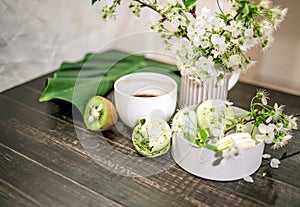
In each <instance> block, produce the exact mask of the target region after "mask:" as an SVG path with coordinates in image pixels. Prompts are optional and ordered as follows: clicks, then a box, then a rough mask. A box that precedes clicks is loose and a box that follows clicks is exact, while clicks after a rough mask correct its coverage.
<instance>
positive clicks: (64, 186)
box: [0, 77, 300, 207]
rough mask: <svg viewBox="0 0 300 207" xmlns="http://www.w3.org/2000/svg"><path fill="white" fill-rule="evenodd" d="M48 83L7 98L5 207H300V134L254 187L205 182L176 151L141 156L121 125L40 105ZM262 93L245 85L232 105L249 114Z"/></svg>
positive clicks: (294, 106)
mask: <svg viewBox="0 0 300 207" xmlns="http://www.w3.org/2000/svg"><path fill="white" fill-rule="evenodd" d="M45 79H46V77H41V78H39V79H36V80H34V81H31V82H28V83H26V84H23V85H21V86H19V87H16V88H13V89H11V90H8V91H6V92H4V93H2V94H0V106H1V111H0V117H1V122H0V139H1V142H0V148H1V150H0V186H1V187H0V206H72V207H74V206H80V207H82V206H139V207H140V206H180V207H181V206H280V207H281V206H300V168H299V166H300V131H299V130H297V131H296V132H295V134H294V139H293V140H292V141H291V142H290V144H289V145H288V146H287V147H285V148H283V149H279V150H276V151H273V150H271V149H270V148H268V147H267V148H266V152H267V153H272V155H273V156H274V157H277V158H281V165H280V167H279V168H278V169H273V168H271V167H269V161H267V160H264V161H263V163H262V166H261V167H260V169H259V170H258V171H257V172H256V173H255V174H253V176H252V177H253V179H254V183H248V182H245V181H244V180H238V181H234V182H215V181H210V180H205V179H202V178H199V177H196V176H193V175H191V174H189V173H187V172H186V171H184V170H183V169H181V168H180V167H179V166H177V165H176V164H175V163H174V161H173V160H172V158H171V156H170V153H169V154H166V155H164V156H162V157H159V158H157V159H147V158H143V157H141V156H139V155H138V154H137V153H136V151H135V150H134V149H133V146H132V143H131V141H130V133H131V131H130V129H128V128H126V127H124V126H123V124H122V123H121V122H118V124H117V125H116V127H114V128H113V129H112V130H109V131H106V132H103V133H101V132H91V131H88V130H87V129H86V128H85V127H84V125H83V124H82V119H81V116H80V115H79V114H78V111H76V109H73V113H72V105H71V104H69V103H66V102H63V101H50V102H45V103H40V102H38V98H39V96H40V94H41V92H42V90H43V89H44V87H45ZM256 89H257V87H255V86H252V85H248V84H244V83H238V84H237V85H236V86H235V87H234V89H233V90H232V91H231V92H230V94H229V99H230V100H231V101H233V102H234V103H235V104H236V105H238V106H240V107H242V108H245V109H247V108H248V104H249V101H250V98H251V97H252V96H253V95H254V94H255V93H256ZM269 92H270V101H271V102H272V103H274V102H277V103H279V104H285V105H286V113H288V114H296V113H298V114H299V113H300V97H299V96H293V95H289V94H286V93H281V92H278V91H273V90H270V91H269ZM298 124H299V122H298ZM264 173H266V175H265V176H264V175H263V174H264Z"/></svg>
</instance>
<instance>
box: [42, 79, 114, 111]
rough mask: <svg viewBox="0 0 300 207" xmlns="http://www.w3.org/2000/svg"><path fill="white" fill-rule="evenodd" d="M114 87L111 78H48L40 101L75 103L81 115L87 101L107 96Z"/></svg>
mask: <svg viewBox="0 0 300 207" xmlns="http://www.w3.org/2000/svg"><path fill="white" fill-rule="evenodd" d="M112 87H113V81H112V80H111V79H109V78H105V77H101V78H80V79H77V78H48V79H47V86H46V88H45V90H44V92H43V93H42V95H41V97H40V99H39V100H40V101H41V102H43V101H49V100H51V99H61V100H64V101H68V102H70V103H73V104H74V105H75V106H76V107H77V108H78V109H79V111H80V112H81V113H83V111H84V107H85V104H86V103H87V101H88V100H89V99H90V98H91V97H93V96H95V95H99V96H105V95H106V94H107V93H108V92H109V91H110V90H111V88H112Z"/></svg>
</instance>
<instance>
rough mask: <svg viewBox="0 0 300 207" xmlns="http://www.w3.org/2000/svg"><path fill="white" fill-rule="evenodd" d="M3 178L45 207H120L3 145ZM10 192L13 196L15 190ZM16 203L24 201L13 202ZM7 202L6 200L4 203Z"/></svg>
mask: <svg viewBox="0 0 300 207" xmlns="http://www.w3.org/2000/svg"><path fill="white" fill-rule="evenodd" d="M0 152H1V153H0V166H1V174H0V175H1V179H2V180H5V182H7V183H9V185H10V186H13V188H14V189H17V191H18V192H26V194H27V195H28V197H29V196H30V198H32V199H31V200H34V201H36V204H41V205H42V206H88V205H91V206H96V205H98V204H101V206H119V205H118V204H117V203H116V202H113V201H110V200H109V199H106V198H105V197H103V196H101V195H99V194H98V193H96V192H94V191H92V190H90V189H87V188H84V187H83V186H81V185H80V184H79V183H76V182H73V181H72V180H68V179H66V178H65V177H64V176H63V175H61V174H59V173H56V172H54V171H52V170H51V169H49V168H48V167H47V166H44V165H43V164H41V163H38V162H36V161H34V160H32V159H30V158H28V157H27V156H25V155H23V154H21V153H19V152H17V151H15V150H13V149H11V148H9V147H7V146H5V145H3V144H0ZM10 193H13V192H12V191H11V192H10ZM14 201H15V202H21V201H20V200H18V199H14ZM2 202H5V201H3V200H2V201H1V203H2Z"/></svg>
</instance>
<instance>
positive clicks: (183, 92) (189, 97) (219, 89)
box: [179, 76, 229, 108]
mask: <svg viewBox="0 0 300 207" xmlns="http://www.w3.org/2000/svg"><path fill="white" fill-rule="evenodd" d="M228 84H229V77H228V76H226V77H224V78H223V79H217V78H216V79H212V80H210V81H208V82H205V83H198V82H197V81H196V80H194V79H191V78H190V77H189V76H181V87H180V97H179V108H185V107H188V106H192V105H196V104H199V103H202V102H203V101H206V100H208V99H223V100H226V99H227V94H228Z"/></svg>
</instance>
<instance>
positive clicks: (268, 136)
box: [255, 123, 276, 144]
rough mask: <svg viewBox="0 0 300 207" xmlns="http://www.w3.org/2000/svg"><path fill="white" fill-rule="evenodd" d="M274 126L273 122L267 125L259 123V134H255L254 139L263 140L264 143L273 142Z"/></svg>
mask: <svg viewBox="0 0 300 207" xmlns="http://www.w3.org/2000/svg"><path fill="white" fill-rule="evenodd" d="M275 128H276V126H275V125H274V124H269V125H265V124H263V123H262V124H260V125H259V126H258V131H259V133H260V134H256V135H255V139H256V140H257V141H258V142H263V141H264V142H265V143H266V144H271V143H273V139H274V136H275V134H274V130H275Z"/></svg>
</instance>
